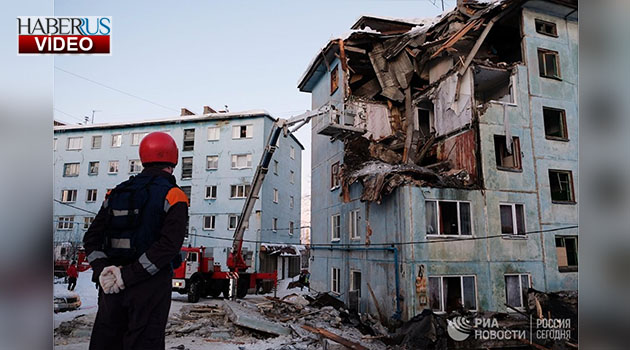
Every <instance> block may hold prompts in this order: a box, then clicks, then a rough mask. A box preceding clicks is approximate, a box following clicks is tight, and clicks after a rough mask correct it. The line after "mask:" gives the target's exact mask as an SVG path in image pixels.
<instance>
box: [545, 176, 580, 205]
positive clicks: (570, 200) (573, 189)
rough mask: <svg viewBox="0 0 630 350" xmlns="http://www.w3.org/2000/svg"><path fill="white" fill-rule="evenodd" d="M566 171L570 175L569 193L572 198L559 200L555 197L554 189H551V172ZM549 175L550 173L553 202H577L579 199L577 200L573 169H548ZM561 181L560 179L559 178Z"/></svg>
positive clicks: (550, 192) (550, 193)
mask: <svg viewBox="0 0 630 350" xmlns="http://www.w3.org/2000/svg"><path fill="white" fill-rule="evenodd" d="M552 172H553V173H556V174H558V173H560V174H561V173H565V174H567V175H568V176H569V190H570V191H569V195H570V197H571V198H570V199H569V200H557V199H553V191H552V190H551V173H552ZM547 173H548V175H549V197H550V199H551V203H553V204H577V201H576V200H575V186H574V184H573V171H571V170H560V169H548V171H547ZM558 181H559V180H558Z"/></svg>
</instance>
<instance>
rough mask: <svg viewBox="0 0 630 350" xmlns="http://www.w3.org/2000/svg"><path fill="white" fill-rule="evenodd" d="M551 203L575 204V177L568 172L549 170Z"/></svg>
mask: <svg viewBox="0 0 630 350" xmlns="http://www.w3.org/2000/svg"><path fill="white" fill-rule="evenodd" d="M549 187H550V189H551V201H552V202H554V203H575V198H574V196H573V175H572V174H571V172H570V171H567V170H549Z"/></svg>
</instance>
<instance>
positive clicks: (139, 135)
mask: <svg viewBox="0 0 630 350" xmlns="http://www.w3.org/2000/svg"><path fill="white" fill-rule="evenodd" d="M147 134H148V133H147V132H134V133H132V134H131V145H132V146H138V145H139V144H140V142H141V141H142V139H143V138H144V137H145V136H147Z"/></svg>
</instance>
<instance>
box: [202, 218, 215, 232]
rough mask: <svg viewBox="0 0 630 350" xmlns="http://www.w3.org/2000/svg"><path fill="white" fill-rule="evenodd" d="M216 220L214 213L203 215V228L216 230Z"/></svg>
mask: <svg viewBox="0 0 630 350" xmlns="http://www.w3.org/2000/svg"><path fill="white" fill-rule="evenodd" d="M215 220H216V219H215V216H214V215H208V216H204V217H203V229H204V230H214V224H215Z"/></svg>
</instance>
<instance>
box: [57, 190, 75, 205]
mask: <svg viewBox="0 0 630 350" xmlns="http://www.w3.org/2000/svg"><path fill="white" fill-rule="evenodd" d="M66 193H67V194H68V195H67V196H66V195H65V194H66ZM77 193H78V191H77V190H76V189H63V190H61V199H60V202H62V203H75V202H76V201H77ZM64 198H65V200H64Z"/></svg>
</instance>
